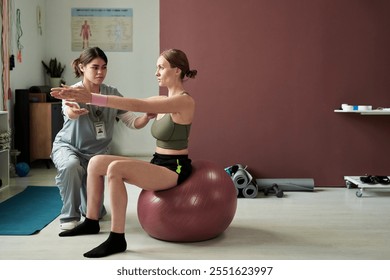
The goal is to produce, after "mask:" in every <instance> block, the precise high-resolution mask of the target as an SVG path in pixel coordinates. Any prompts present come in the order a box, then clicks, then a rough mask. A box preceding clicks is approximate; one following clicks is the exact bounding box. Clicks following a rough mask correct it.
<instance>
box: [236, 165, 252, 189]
mask: <svg viewBox="0 0 390 280" xmlns="http://www.w3.org/2000/svg"><path fill="white" fill-rule="evenodd" d="M249 176H250V175H249V174H248V172H247V171H246V170H245V169H239V170H237V172H236V173H234V175H233V183H234V186H235V187H236V188H237V189H243V188H245V187H246V186H247V185H248V184H249V183H250V181H251V179H250V177H249Z"/></svg>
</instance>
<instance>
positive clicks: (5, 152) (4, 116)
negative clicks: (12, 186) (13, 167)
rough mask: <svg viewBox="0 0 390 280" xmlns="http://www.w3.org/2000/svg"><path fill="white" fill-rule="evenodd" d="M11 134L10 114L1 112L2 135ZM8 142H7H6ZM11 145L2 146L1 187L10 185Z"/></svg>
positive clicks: (0, 159)
mask: <svg viewBox="0 0 390 280" xmlns="http://www.w3.org/2000/svg"><path fill="white" fill-rule="evenodd" d="M7 132H9V125H8V112H6V111H0V134H1V133H7ZM4 141H6V140H4ZM7 141H8V140H7ZM8 146H9V143H8V144H7V143H5V142H4V143H3V142H2V143H1V145H0V180H1V185H0V187H2V188H3V187H7V186H8V185H9V147H8Z"/></svg>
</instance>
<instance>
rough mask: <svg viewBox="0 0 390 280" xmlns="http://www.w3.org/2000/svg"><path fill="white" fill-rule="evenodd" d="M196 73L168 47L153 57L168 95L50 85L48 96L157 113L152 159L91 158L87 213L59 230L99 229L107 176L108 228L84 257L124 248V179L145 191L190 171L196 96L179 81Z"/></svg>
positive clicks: (73, 232) (166, 185) (169, 185)
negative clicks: (74, 224) (141, 95)
mask: <svg viewBox="0 0 390 280" xmlns="http://www.w3.org/2000/svg"><path fill="white" fill-rule="evenodd" d="M196 74H197V71H196V70H190V67H189V63H188V59H187V56H186V54H185V53H184V52H183V51H181V50H177V49H170V50H167V51H164V52H163V53H161V55H160V56H159V58H158V59H157V70H156V77H157V80H158V84H159V86H160V87H166V88H167V89H168V95H167V96H155V97H151V98H147V99H134V98H124V97H117V96H103V95H100V94H97V93H91V92H89V91H87V90H86V89H85V88H81V87H80V88H74V87H73V88H71V87H69V86H63V87H60V88H53V89H52V91H51V95H52V96H53V97H55V98H59V99H68V100H71V101H75V102H79V103H90V104H93V105H97V106H101V107H110V108H116V109H121V110H126V111H133V112H147V113H151V114H153V113H154V114H157V117H156V119H155V121H154V123H153V125H152V129H151V130H152V135H153V136H154V137H155V138H156V150H155V154H154V155H153V159H152V160H151V162H150V163H149V162H145V161H141V160H136V159H132V158H129V157H121V156H114V155H99V156H95V157H93V158H92V159H91V160H90V163H89V165H88V178H87V192H88V197H87V199H88V200H87V214H86V218H85V220H84V222H83V223H82V224H80V225H79V226H77V227H76V228H74V229H72V230H69V231H64V232H61V233H60V236H75V235H85V234H96V233H98V232H99V231H100V226H99V205H100V204H101V201H102V199H103V193H104V176H107V178H108V185H109V189H108V190H109V194H110V204H111V212H112V221H111V232H110V235H109V237H108V239H107V240H106V241H105V242H103V243H102V244H101V245H99V246H98V247H96V248H95V249H93V250H91V251H89V252H87V253H85V254H84V256H85V257H88V258H99V257H105V256H108V255H111V254H115V253H119V252H123V251H125V250H126V249H127V244H126V239H125V234H124V232H125V222H126V208H127V192H126V187H125V183H128V184H132V185H136V186H138V187H139V188H142V189H145V190H165V189H169V188H172V187H175V186H176V185H178V184H179V183H181V182H183V181H184V180H185V179H187V178H188V176H189V175H190V174H191V160H190V159H189V157H188V138H189V134H190V128H191V124H192V121H193V118H194V112H195V101H194V99H193V98H192V97H191V95H189V94H188V93H187V92H186V91H185V89H184V85H183V80H184V79H186V78H195V76H196Z"/></svg>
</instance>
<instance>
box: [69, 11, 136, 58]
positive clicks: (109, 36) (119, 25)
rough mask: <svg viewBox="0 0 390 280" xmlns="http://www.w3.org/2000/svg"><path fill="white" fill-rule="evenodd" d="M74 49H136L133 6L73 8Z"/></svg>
mask: <svg viewBox="0 0 390 280" xmlns="http://www.w3.org/2000/svg"><path fill="white" fill-rule="evenodd" d="M71 25H72V26H71V28H72V51H81V50H83V49H84V48H87V47H99V48H101V49H102V50H103V51H111V52H131V51H132V50H133V9H130V8H72V20H71Z"/></svg>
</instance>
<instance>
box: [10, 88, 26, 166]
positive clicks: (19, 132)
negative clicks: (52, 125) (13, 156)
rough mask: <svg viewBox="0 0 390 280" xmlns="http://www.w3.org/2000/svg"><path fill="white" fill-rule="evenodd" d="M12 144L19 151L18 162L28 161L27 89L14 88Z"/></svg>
mask: <svg viewBox="0 0 390 280" xmlns="http://www.w3.org/2000/svg"><path fill="white" fill-rule="evenodd" d="M14 114H15V115H14V125H15V128H14V132H15V133H14V137H15V139H14V145H15V149H16V150H18V151H19V152H20V155H19V156H18V158H17V161H18V162H26V163H30V101H29V90H27V89H17V90H15V108H14Z"/></svg>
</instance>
